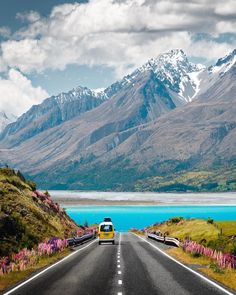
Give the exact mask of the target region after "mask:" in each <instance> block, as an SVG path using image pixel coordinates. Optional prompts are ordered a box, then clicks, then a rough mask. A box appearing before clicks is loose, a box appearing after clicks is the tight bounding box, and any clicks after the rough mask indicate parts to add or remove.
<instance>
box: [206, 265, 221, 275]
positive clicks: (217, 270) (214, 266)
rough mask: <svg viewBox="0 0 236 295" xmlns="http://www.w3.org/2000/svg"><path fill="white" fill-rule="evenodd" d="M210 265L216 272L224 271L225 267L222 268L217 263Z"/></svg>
mask: <svg viewBox="0 0 236 295" xmlns="http://www.w3.org/2000/svg"><path fill="white" fill-rule="evenodd" d="M209 267H210V269H212V270H213V272H215V273H222V274H223V273H224V271H223V269H221V268H220V267H219V265H218V264H217V263H211V264H210V266H209Z"/></svg>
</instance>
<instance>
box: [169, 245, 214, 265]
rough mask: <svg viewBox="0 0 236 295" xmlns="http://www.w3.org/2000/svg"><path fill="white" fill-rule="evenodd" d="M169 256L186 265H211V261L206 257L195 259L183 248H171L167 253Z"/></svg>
mask: <svg viewBox="0 0 236 295" xmlns="http://www.w3.org/2000/svg"><path fill="white" fill-rule="evenodd" d="M166 252H167V253H168V254H169V255H171V256H173V257H174V258H176V259H177V260H179V261H181V262H183V263H185V264H199V265H202V266H203V265H204V266H207V265H209V264H210V262H211V260H210V259H209V258H206V257H203V256H201V257H193V256H191V255H190V254H188V253H186V252H184V251H183V249H181V248H171V249H169V250H167V251H166Z"/></svg>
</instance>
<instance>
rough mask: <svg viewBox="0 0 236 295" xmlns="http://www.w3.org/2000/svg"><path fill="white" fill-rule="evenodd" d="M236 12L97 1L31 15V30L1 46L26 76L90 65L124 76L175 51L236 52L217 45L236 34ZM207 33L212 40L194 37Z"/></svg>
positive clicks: (217, 4) (211, 5)
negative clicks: (226, 37) (218, 38)
mask: <svg viewBox="0 0 236 295" xmlns="http://www.w3.org/2000/svg"><path fill="white" fill-rule="evenodd" d="M234 7H235V5H234V1H232V0H226V1H224V4H222V2H221V1H220V0H216V1H211V2H209V1H206V0H201V1H194V0H192V1H187V0H184V1H179V0H174V1H169V0H162V1H153V0H148V1H147V0H146V1H145V0H132V1H131V0H127V1H112V0H100V1H97V0H91V1H89V2H88V3H83V4H79V3H74V4H63V5H58V6H56V7H54V8H53V9H52V11H51V14H50V15H49V16H48V17H47V18H44V17H40V16H39V14H38V13H37V12H33V11H30V12H28V13H27V12H26V13H24V14H20V15H18V18H20V19H22V20H23V21H24V22H28V23H27V25H26V26H25V27H23V28H22V29H21V30H20V31H18V32H16V33H15V34H14V35H13V38H12V39H9V40H8V41H5V42H3V43H2V44H1V50H2V59H3V62H4V63H5V64H7V65H8V66H10V67H16V68H19V69H20V70H21V71H23V72H31V71H35V70H36V71H43V70H45V69H47V68H52V69H64V68H65V67H66V66H67V65H68V64H79V65H81V64H86V65H106V66H109V67H114V68H115V69H116V71H117V75H118V76H121V75H123V74H124V73H126V72H127V68H128V67H133V68H134V67H136V66H139V65H140V64H142V63H143V62H144V61H145V60H147V59H148V58H150V57H152V56H157V55H158V54H159V53H161V52H165V51H168V50H169V49H170V48H183V49H184V50H185V51H186V52H187V53H188V55H190V56H195V57H204V58H208V59H209V60H211V59H217V58H218V57H219V56H222V55H225V54H226V53H227V52H229V51H230V50H231V49H232V48H233V47H234V46H232V44H229V43H228V42H227V41H224V42H221V43H219V42H217V41H216V38H217V37H219V36H220V35H222V34H225V33H234V31H233V28H234V27H235V8H234ZM201 33H205V34H207V35H208V40H205V39H204V38H194V36H195V35H196V34H201ZM209 39H210V40H209ZM235 42H236V41H235V36H233V43H234V45H235Z"/></svg>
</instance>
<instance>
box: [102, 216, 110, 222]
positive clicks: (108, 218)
mask: <svg viewBox="0 0 236 295" xmlns="http://www.w3.org/2000/svg"><path fill="white" fill-rule="evenodd" d="M103 221H105V222H112V221H111V218H110V217H104V220H103Z"/></svg>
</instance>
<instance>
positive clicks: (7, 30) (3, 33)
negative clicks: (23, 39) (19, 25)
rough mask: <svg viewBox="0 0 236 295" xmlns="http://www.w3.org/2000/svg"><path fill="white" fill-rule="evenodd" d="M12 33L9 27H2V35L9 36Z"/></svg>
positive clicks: (0, 28) (0, 32) (0, 31)
mask: <svg viewBox="0 0 236 295" xmlns="http://www.w3.org/2000/svg"><path fill="white" fill-rule="evenodd" d="M10 35H11V30H10V29H9V28H8V27H0V37H4V38H7V37H9V36H10Z"/></svg>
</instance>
